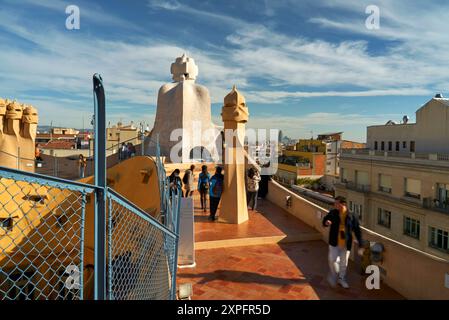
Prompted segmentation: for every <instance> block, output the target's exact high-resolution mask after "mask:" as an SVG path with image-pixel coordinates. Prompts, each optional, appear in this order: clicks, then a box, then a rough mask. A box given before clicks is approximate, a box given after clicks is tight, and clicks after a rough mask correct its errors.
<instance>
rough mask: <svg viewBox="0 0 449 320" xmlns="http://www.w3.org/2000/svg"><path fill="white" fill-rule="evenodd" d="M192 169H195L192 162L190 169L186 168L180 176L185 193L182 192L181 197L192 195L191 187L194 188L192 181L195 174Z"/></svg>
mask: <svg viewBox="0 0 449 320" xmlns="http://www.w3.org/2000/svg"><path fill="white" fill-rule="evenodd" d="M193 170H195V166H194V165H193V164H192V165H191V166H190V169H187V170H186V172H184V177H182V183H183V184H184V189H185V194H183V197H186V198H188V197H191V196H192V195H193V189H194V185H193V183H194V181H195V175H194V173H193Z"/></svg>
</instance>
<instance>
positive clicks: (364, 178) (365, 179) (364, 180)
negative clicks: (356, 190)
mask: <svg viewBox="0 0 449 320" xmlns="http://www.w3.org/2000/svg"><path fill="white" fill-rule="evenodd" d="M355 183H356V184H357V185H358V186H368V185H369V175H368V172H366V171H356V172H355Z"/></svg>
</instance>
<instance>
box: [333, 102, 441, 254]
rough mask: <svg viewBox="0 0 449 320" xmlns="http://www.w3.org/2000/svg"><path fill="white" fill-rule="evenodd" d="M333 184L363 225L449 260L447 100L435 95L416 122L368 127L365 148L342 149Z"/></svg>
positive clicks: (337, 193)
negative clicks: (338, 179) (337, 181)
mask: <svg viewBox="0 0 449 320" xmlns="http://www.w3.org/2000/svg"><path fill="white" fill-rule="evenodd" d="M335 189H336V195H341V196H344V197H346V198H347V200H348V205H349V209H350V210H351V211H352V212H354V213H356V214H357V215H358V216H359V218H360V220H361V222H362V224H363V225H364V226H365V227H367V228H369V229H371V230H373V231H375V232H377V233H379V234H382V235H385V236H387V237H390V238H392V239H394V240H397V241H399V242H401V243H404V244H406V245H409V246H411V247H414V248H416V249H419V250H422V251H425V252H427V253H430V254H433V255H436V256H439V257H441V258H444V259H449V99H445V98H443V97H442V96H441V95H436V96H435V97H434V98H432V99H431V100H430V101H428V102H427V103H426V104H424V105H423V106H422V107H421V108H420V109H418V110H417V111H416V123H408V118H407V117H404V119H403V121H402V122H401V123H396V122H394V121H391V120H390V121H388V122H387V124H386V125H382V126H370V127H368V128H367V148H366V149H345V150H342V154H341V158H340V182H339V183H338V184H336V188H335Z"/></svg>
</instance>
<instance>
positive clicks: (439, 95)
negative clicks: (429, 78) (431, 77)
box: [435, 93, 443, 99]
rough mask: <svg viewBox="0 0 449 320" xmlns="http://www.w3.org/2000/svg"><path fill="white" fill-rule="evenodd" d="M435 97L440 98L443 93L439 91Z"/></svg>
mask: <svg viewBox="0 0 449 320" xmlns="http://www.w3.org/2000/svg"><path fill="white" fill-rule="evenodd" d="M435 98H439V99H441V98H443V94H441V93H437V94H436V95H435Z"/></svg>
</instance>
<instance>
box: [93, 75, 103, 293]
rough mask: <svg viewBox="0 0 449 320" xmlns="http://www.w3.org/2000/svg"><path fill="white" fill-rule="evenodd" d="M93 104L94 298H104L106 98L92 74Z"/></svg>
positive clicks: (101, 84)
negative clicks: (94, 193) (95, 190)
mask: <svg viewBox="0 0 449 320" xmlns="http://www.w3.org/2000/svg"><path fill="white" fill-rule="evenodd" d="M93 85H94V106H95V151H94V157H95V185H96V186H98V187H99V188H98V189H97V192H96V199H95V200H96V201H95V286H94V287H95V300H105V298H106V253H105V248H106V246H105V244H106V101H105V100H106V99H105V94H104V87H103V80H102V78H101V76H100V75H99V74H94V76H93Z"/></svg>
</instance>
